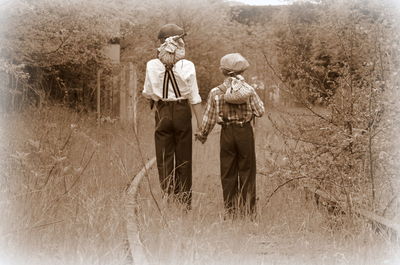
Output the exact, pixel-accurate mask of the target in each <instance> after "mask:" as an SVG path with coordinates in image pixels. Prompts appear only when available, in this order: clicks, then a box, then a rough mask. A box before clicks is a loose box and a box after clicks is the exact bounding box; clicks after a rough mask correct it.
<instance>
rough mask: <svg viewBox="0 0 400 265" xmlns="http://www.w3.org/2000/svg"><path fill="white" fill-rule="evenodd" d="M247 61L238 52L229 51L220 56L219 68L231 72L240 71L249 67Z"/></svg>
mask: <svg viewBox="0 0 400 265" xmlns="http://www.w3.org/2000/svg"><path fill="white" fill-rule="evenodd" d="M249 66H250V64H249V62H248V61H247V60H246V59H245V58H244V57H243V56H242V55H241V54H240V53H229V54H227V55H225V56H223V57H222V58H221V61H220V67H221V69H224V70H227V71H231V72H242V71H244V70H246V69H247V68H249Z"/></svg>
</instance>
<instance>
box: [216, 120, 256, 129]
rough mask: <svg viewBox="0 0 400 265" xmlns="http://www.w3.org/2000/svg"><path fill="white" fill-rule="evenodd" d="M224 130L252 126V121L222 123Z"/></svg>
mask: <svg viewBox="0 0 400 265" xmlns="http://www.w3.org/2000/svg"><path fill="white" fill-rule="evenodd" d="M221 126H222V128H227V127H246V126H251V124H250V121H232V122H229V121H228V122H224V123H221Z"/></svg>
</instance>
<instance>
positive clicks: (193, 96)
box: [188, 63, 202, 130]
mask: <svg viewBox="0 0 400 265" xmlns="http://www.w3.org/2000/svg"><path fill="white" fill-rule="evenodd" d="M189 69H190V70H189V71H190V77H189V83H188V85H189V86H190V96H189V103H190V104H191V106H192V108H191V109H192V113H194V116H195V117H196V122H197V130H200V126H201V112H202V109H201V104H200V103H201V97H200V94H199V87H198V85H197V78H196V69H195V67H194V64H193V63H191V64H190V67H189Z"/></svg>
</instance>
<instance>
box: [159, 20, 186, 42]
mask: <svg viewBox="0 0 400 265" xmlns="http://www.w3.org/2000/svg"><path fill="white" fill-rule="evenodd" d="M183 33H184V30H183V29H182V28H181V27H179V26H177V25H176V24H166V25H164V26H162V27H161V28H160V31H159V32H158V39H159V40H161V41H162V42H163V41H164V40H165V39H166V38H168V37H172V36H180V35H182V34H183Z"/></svg>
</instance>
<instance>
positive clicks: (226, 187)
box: [220, 127, 238, 213]
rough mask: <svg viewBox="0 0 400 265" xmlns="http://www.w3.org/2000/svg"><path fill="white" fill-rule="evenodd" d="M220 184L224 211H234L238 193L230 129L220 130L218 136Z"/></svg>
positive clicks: (234, 152) (234, 150)
mask: <svg viewBox="0 0 400 265" xmlns="http://www.w3.org/2000/svg"><path fill="white" fill-rule="evenodd" d="M220 166H221V184H222V193H223V198H224V205H225V209H226V210H227V211H228V212H230V213H232V212H235V209H236V197H237V191H238V161H237V150H236V145H235V141H234V135H233V131H232V128H231V127H227V128H222V130H221V136H220Z"/></svg>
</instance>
